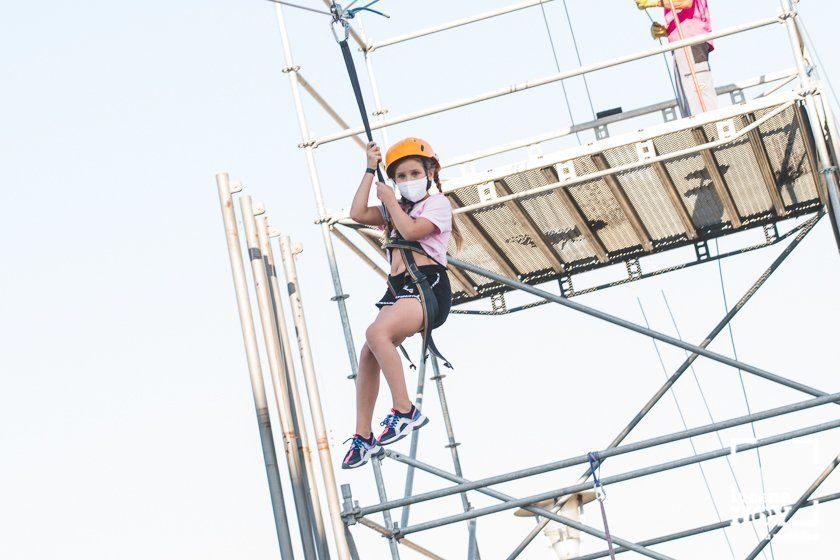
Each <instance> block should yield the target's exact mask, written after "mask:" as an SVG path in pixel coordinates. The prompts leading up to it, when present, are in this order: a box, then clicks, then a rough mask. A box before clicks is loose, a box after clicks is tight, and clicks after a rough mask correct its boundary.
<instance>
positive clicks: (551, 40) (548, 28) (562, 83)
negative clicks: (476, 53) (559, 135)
mask: <svg viewBox="0 0 840 560" xmlns="http://www.w3.org/2000/svg"><path fill="white" fill-rule="evenodd" d="M563 3H564V5H565V0H564V2H563ZM540 11H541V12H542V16H543V22H544V23H545V32H546V33H547V34H548V44H549V46H550V47H551V54H552V55H553V56H554V67H555V68H557V71H558V72H560V71H561V70H560V60H559V59H558V58H557V50H556V49H555V48H554V37H552V35H551V26H550V25H549V24H548V16H547V15H546V13H545V6H544V5H543V3H542V2H540ZM572 40H573V41H574V35H573V36H572ZM583 79H584V80H586V76H584V77H583ZM560 88H561V89H562V90H563V99H565V100H566V111H567V112H568V113H569V121H570V122H571V125H572V126H575V116H574V114H573V113H572V104H571V102H570V101H569V92H568V91H566V80H560ZM586 91H587V94H588V93H589V89H588V88H587V90H586ZM589 104H590V105H592V100H591V99H590V100H589ZM575 138H577V141H578V144H580V143H581V142H580V133H578V132H575Z"/></svg>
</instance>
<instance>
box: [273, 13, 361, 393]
mask: <svg viewBox="0 0 840 560" xmlns="http://www.w3.org/2000/svg"><path fill="white" fill-rule="evenodd" d="M274 13H275V14H276V16H277V23H278V26H279V28H280V36H281V38H282V42H283V55H284V58H285V61H286V65H287V67H288V68H289V72H287V73H288V76H289V83H290V84H291V88H292V99H293V101H294V104H295V110H296V112H297V118H298V126H299V128H300V136H301V145H302V146H303V147H304V153H305V154H306V165H307V168H308V169H309V180H310V182H311V184H312V191H313V193H314V194H315V205H316V207H317V209H318V218H319V221H320V224H321V237H322V238H323V240H324V248H325V249H326V251H327V262H328V263H329V266H330V275H331V276H332V281H333V290H334V292H335V295H334V296H333V298H332V299H333V300H334V301H335V302H336V304H337V306H338V314H339V317H340V318H341V326H342V329H343V331H344V341H345V344H346V346H347V354H348V358H349V360H350V366H351V368H350V369H351V371H352V373H351V375H350V377H351V378H355V376H356V369H358V359H357V357H356V350H355V348H354V346H353V333H352V332H351V330H350V319H349V317H348V315H347V306H346V305H345V302H344V300H345V299H347V294H345V293H344V290H343V289H342V287H341V278H340V276H339V274H338V263H337V262H336V258H335V248H334V247H333V244H332V237H331V236H330V227H329V224H327V222H326V221H325V220H324V217H325V216H326V208H325V206H324V196H323V193H322V191H321V182H320V179H319V178H318V168H317V166H316V165H315V151H314V148H313V147H312V140H311V138H310V134H309V127H308V125H307V123H306V115H305V114H304V112H303V104H302V102H301V99H300V82H299V80H298V76H297V70H295V69H294V68H295V66H294V59H293V58H292V49H291V47H290V44H289V35H288V31H287V30H286V20H285V19H284V17H283V9H282V7H281V5H280V4H277V3H275V4H274Z"/></svg>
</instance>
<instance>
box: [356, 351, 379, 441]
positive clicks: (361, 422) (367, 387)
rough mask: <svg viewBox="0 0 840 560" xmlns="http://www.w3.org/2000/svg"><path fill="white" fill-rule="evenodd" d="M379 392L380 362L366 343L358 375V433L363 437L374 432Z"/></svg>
mask: <svg viewBox="0 0 840 560" xmlns="http://www.w3.org/2000/svg"><path fill="white" fill-rule="evenodd" d="M378 394H379V362H377V361H376V356H374V355H373V352H371V351H370V348H368V345H367V343H365V345H364V346H363V347H362V353H361V355H360V356H359V371H358V372H357V375H356V433H357V434H359V435H360V436H362V437H368V436H369V435H370V434H371V433H372V430H371V429H370V424H371V421H372V420H373V407H374V405H375V404H376V396H377V395H378Z"/></svg>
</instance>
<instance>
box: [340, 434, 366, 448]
mask: <svg viewBox="0 0 840 560" xmlns="http://www.w3.org/2000/svg"><path fill="white" fill-rule="evenodd" d="M348 441H350V442H352V443H351V444H350V446H351V448H352V449H351V451H352V450H353V449H360V448H361V447H362V445H363V444H364V442H365V440H364V439H363V438H361V437H360V436H353V437H349V438H347V439H345V440H344V441H343V442H342V445H343V444H345V443H347V442H348Z"/></svg>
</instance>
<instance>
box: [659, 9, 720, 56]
mask: <svg viewBox="0 0 840 560" xmlns="http://www.w3.org/2000/svg"><path fill="white" fill-rule="evenodd" d="M662 5H663V6H664V7H665V25H666V26H667V27H668V41H670V42H671V43H674V42H676V41H679V40H680V32H679V29H678V28H677V22H676V21H675V20H674V12H672V11H671V9H670V8H669V7H668V6H669V0H662ZM677 17H678V18H679V20H680V28H682V34H683V37H682V38H683V39H690V38H691V37H696V36H698V35H705V34H706V33H711V32H712V19H711V16H710V15H709V2H708V0H694V5H692V6H691V7H690V8H685V9H682V10H680V9H679V8H677ZM714 48H715V45H714V43H713V42H712V41H709V50H710V51H711V50H714Z"/></svg>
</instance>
